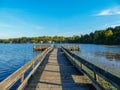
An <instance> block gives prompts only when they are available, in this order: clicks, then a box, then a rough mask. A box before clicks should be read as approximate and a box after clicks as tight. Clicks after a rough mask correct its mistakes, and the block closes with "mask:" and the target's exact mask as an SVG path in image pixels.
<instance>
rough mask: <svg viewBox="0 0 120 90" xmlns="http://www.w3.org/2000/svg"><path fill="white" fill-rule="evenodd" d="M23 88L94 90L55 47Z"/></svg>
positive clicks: (39, 89) (88, 81) (31, 89)
mask: <svg viewBox="0 0 120 90" xmlns="http://www.w3.org/2000/svg"><path fill="white" fill-rule="evenodd" d="M25 90H96V89H95V88H94V87H93V86H92V84H91V82H90V80H89V79H88V78H87V77H86V76H85V75H83V74H82V73H81V72H79V71H78V70H77V69H76V68H75V67H74V66H73V65H72V64H71V63H70V62H69V60H67V58H66V57H65V56H64V53H63V52H62V50H61V49H58V48H55V49H54V50H53V51H52V52H51V53H50V54H49V55H48V57H46V59H45V61H44V63H43V64H42V65H41V66H39V68H38V69H37V71H36V73H35V74H34V76H33V77H32V78H31V80H30V82H29V83H28V85H27V86H26V88H25Z"/></svg>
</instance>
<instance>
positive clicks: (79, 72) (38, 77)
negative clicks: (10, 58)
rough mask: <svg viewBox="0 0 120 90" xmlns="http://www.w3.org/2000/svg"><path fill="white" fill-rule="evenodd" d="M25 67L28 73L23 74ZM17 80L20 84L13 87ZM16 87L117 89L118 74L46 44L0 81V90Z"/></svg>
mask: <svg viewBox="0 0 120 90" xmlns="http://www.w3.org/2000/svg"><path fill="white" fill-rule="evenodd" d="M30 69H32V70H30ZM28 71H29V74H28V75H27V76H25V75H26V72H28ZM101 81H102V82H101ZM103 81H104V82H103ZM16 82H20V84H19V86H18V87H17V88H13V86H14V85H15V84H16ZM104 85H107V86H108V87H104ZM16 89H17V90H106V89H107V90H120V78H118V77H116V76H114V75H112V74H110V73H109V72H107V71H104V70H103V69H101V68H99V67H97V66H95V65H93V64H91V63H89V62H87V61H86V60H84V59H82V58H80V57H79V56H77V55H75V54H74V53H72V52H70V50H68V49H67V48H65V47H63V46H61V47H47V48H46V49H45V50H44V51H43V52H42V53H40V54H39V55H38V56H37V57H35V58H34V59H33V60H31V61H30V62H28V63H27V64H25V65H24V66H22V67H21V68H20V69H18V70H17V71H16V72H14V73H13V74H12V75H10V76H9V77H8V78H6V79H5V80H4V81H2V82H0V90H16Z"/></svg>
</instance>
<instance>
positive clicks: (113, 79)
mask: <svg viewBox="0 0 120 90" xmlns="http://www.w3.org/2000/svg"><path fill="white" fill-rule="evenodd" d="M62 50H63V51H64V53H65V55H66V56H67V58H68V59H69V60H70V61H71V62H72V63H73V64H74V65H75V67H76V68H77V69H78V70H80V71H82V72H83V73H85V74H86V75H87V76H88V77H89V79H90V80H91V81H92V83H93V85H94V86H95V87H96V88H97V89H98V90H105V89H104V88H103V87H102V86H101V85H100V84H99V83H98V82H97V75H98V76H100V77H101V78H102V79H104V80H106V81H107V82H109V83H110V84H111V85H113V86H114V87H115V88H117V90H120V78H119V77H117V76H115V75H113V74H111V73H109V72H108V71H105V70H103V69H101V68H99V67H97V66H96V65H94V64H92V63H90V62H88V61H86V60H85V59H83V58H81V57H79V56H77V55H76V54H74V53H72V52H71V51H69V50H67V49H66V48H64V47H62ZM82 65H84V66H86V67H87V68H88V69H90V70H91V71H93V73H94V74H93V75H94V76H93V77H92V76H91V75H90V74H89V73H88V72H86V71H85V70H84V69H83V67H82Z"/></svg>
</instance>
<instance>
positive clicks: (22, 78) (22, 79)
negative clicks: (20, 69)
mask: <svg viewBox="0 0 120 90" xmlns="http://www.w3.org/2000/svg"><path fill="white" fill-rule="evenodd" d="M23 81H24V74H22V76H21V83H22V82H23Z"/></svg>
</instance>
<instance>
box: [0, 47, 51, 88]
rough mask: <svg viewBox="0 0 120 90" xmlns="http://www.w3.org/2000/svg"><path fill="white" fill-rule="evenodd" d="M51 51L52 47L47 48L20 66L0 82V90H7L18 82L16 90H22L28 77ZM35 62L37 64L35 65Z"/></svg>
mask: <svg viewBox="0 0 120 90" xmlns="http://www.w3.org/2000/svg"><path fill="white" fill-rule="evenodd" d="M51 50H52V47H49V48H47V49H46V50H45V51H43V52H42V53H40V54H39V55H38V56H37V57H35V58H34V59H33V60H31V61H30V62H28V63H27V64H25V65H24V66H22V67H21V68H20V69H18V70H17V71H16V72H14V73H13V74H11V75H10V76H9V77H8V78H6V79H5V80H4V81H2V82H0V90H9V89H10V88H11V87H12V86H13V85H14V84H15V83H16V82H17V81H18V80H20V81H21V84H20V85H19V87H18V88H17V90H23V89H24V88H25V86H26V85H27V83H28V80H29V79H30V77H31V76H32V75H33V74H34V73H35V71H36V70H37V68H38V67H39V65H40V64H41V62H42V61H43V60H44V58H45V57H46V55H47V54H48V53H49V52H50V51H51ZM36 62H37V64H36ZM30 68H32V70H31V71H30V73H29V74H28V75H27V76H26V77H25V76H24V75H25V73H26V72H27V71H28V70H29V69H30Z"/></svg>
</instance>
